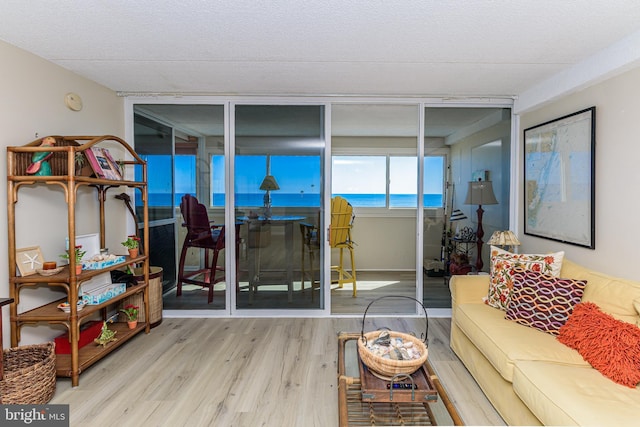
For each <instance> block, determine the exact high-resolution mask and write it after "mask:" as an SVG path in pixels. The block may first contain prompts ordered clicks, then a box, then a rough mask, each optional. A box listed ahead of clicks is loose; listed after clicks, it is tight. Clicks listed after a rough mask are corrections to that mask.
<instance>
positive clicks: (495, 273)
mask: <svg viewBox="0 0 640 427" xmlns="http://www.w3.org/2000/svg"><path fill="white" fill-rule="evenodd" d="M563 258H564V252H563V251H561V252H555V253H552V254H546V255H545V254H514V253H511V252H509V251H505V250H503V249H500V248H497V247H495V246H491V274H490V278H489V293H488V295H487V298H486V299H485V302H486V303H487V304H489V305H490V306H491V307H495V308H499V309H500V310H503V311H506V310H507V307H508V306H509V296H510V294H511V288H512V287H513V279H512V277H511V270H513V269H514V268H523V269H525V270H531V271H537V272H539V273H543V274H547V275H550V276H554V277H558V276H559V275H560V269H561V268H562V259H563Z"/></svg>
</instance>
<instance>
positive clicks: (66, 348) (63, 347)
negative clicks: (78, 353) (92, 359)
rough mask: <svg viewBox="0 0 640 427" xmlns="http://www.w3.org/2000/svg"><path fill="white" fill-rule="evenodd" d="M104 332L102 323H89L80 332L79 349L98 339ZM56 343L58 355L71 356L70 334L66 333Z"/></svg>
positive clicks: (56, 339) (57, 338)
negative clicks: (102, 331)
mask: <svg viewBox="0 0 640 427" xmlns="http://www.w3.org/2000/svg"><path fill="white" fill-rule="evenodd" d="M101 330H102V322H99V321H94V322H89V323H87V325H86V327H85V328H84V329H82V330H81V331H80V339H79V340H78V348H82V347H84V346H85V345H87V344H90V343H92V342H93V340H94V339H96V338H98V336H99V335H100V331H101ZM54 341H55V343H56V354H71V345H70V344H69V333H68V332H67V333H65V334H62V335H60V336H59V337H56V338H55V339H54Z"/></svg>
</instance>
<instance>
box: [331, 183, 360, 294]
mask: <svg viewBox="0 0 640 427" xmlns="http://www.w3.org/2000/svg"><path fill="white" fill-rule="evenodd" d="M353 218H354V216H353V206H351V204H350V203H349V202H348V201H347V200H346V199H344V198H342V197H340V196H336V197H334V198H333V199H331V226H330V227H329V246H331V248H332V249H333V248H336V249H340V257H339V264H338V265H332V266H331V271H336V272H337V273H338V280H337V281H332V283H337V284H338V287H339V288H342V286H343V285H344V284H345V283H353V296H354V297H355V296H356V265H355V261H354V256H353V245H354V243H353V240H351V229H352V228H353ZM345 249H347V250H349V255H350V257H351V269H350V271H348V270H346V269H345V266H344V250H345Z"/></svg>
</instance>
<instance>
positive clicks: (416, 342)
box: [358, 295, 429, 380]
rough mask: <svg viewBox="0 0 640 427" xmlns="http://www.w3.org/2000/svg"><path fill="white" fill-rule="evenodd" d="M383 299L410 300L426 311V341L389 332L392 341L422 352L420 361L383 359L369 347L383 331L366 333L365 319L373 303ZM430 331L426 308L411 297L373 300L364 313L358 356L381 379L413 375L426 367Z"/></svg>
mask: <svg viewBox="0 0 640 427" xmlns="http://www.w3.org/2000/svg"><path fill="white" fill-rule="evenodd" d="M383 298H408V299H411V300H413V301H415V302H416V303H418V304H420V305H421V306H422V309H423V310H424V315H425V320H426V329H425V333H424V337H423V339H424V341H423V340H421V339H419V338H417V337H416V336H414V335H411V334H407V333H403V332H396V331H388V333H389V336H390V338H391V340H394V339H396V338H399V339H401V340H402V341H403V342H405V343H406V342H411V343H412V344H413V346H414V347H415V348H416V349H418V351H419V352H420V357H419V358H418V359H409V360H395V359H390V358H385V357H381V356H378V355H376V354H374V353H373V352H371V350H369V348H368V347H367V345H368V344H369V343H371V342H373V341H375V340H376V338H378V336H379V335H380V333H381V331H379V330H378V331H372V332H366V333H365V332H364V323H365V318H366V316H367V311H368V310H369V307H371V305H372V304H373V303H375V302H376V301H379V300H381V299H383ZM428 331H429V319H428V317H427V310H426V309H425V308H424V306H423V305H422V303H420V302H419V301H418V300H416V299H414V298H411V297H404V296H394V295H388V296H384V297H380V298H378V299H376V300H373V301H372V302H371V303H369V305H368V306H367V308H366V310H365V312H364V316H363V317H362V331H361V333H360V334H361V337H360V339H359V340H358V354H359V356H360V359H361V360H362V362H363V363H364V364H365V365H367V367H368V368H369V370H370V371H371V372H372V373H373V374H374V375H376V376H378V377H380V378H383V379H387V380H391V379H392V378H393V377H394V376H396V375H398V374H405V375H411V374H413V373H414V372H415V371H417V370H418V369H420V367H421V366H422V365H424V364H425V363H426V361H427V355H428V350H429V349H428V346H427V333H428Z"/></svg>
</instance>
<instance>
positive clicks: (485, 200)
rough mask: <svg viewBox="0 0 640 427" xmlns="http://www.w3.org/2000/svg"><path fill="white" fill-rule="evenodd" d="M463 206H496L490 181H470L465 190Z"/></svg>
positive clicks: (496, 202)
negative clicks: (465, 196)
mask: <svg viewBox="0 0 640 427" xmlns="http://www.w3.org/2000/svg"><path fill="white" fill-rule="evenodd" d="M464 204H465V205H497V204H498V201H497V200H496V196H495V194H493V185H492V184H491V181H471V182H469V189H468V190H467V198H466V199H465V201H464Z"/></svg>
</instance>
